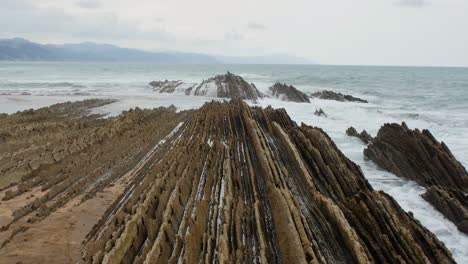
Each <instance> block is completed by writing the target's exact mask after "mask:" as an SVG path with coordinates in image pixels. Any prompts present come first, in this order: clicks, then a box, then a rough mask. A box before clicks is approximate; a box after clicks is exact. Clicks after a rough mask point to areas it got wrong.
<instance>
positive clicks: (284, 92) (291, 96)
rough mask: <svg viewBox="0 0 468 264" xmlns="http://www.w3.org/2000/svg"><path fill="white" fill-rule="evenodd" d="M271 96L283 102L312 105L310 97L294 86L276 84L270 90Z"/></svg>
mask: <svg viewBox="0 0 468 264" xmlns="http://www.w3.org/2000/svg"><path fill="white" fill-rule="evenodd" d="M269 90H270V93H271V95H272V96H273V97H274V98H278V99H280V100H281V101H288V102H296V103H310V100H309V97H308V96H307V95H306V94H305V93H303V92H301V91H299V90H298V89H296V87H294V86H292V85H287V84H283V83H275V84H274V85H273V86H272V87H270V88H269Z"/></svg>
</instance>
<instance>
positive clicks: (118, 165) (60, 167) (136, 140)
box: [0, 100, 185, 243]
mask: <svg viewBox="0 0 468 264" xmlns="http://www.w3.org/2000/svg"><path fill="white" fill-rule="evenodd" d="M112 102H113V101H109V100H86V101H82V102H75V103H70V102H67V103H62V104H57V105H53V106H51V107H46V108H41V109H38V110H27V111H23V112H18V113H16V114H13V115H7V116H6V117H2V122H0V134H3V135H4V136H5V140H4V141H5V143H3V144H1V145H0V175H1V176H0V190H2V192H1V193H0V198H1V199H2V201H9V200H11V199H13V198H16V197H19V196H21V195H23V194H24V193H28V192H31V191H32V190H36V189H38V190H40V192H39V193H40V195H39V196H38V197H36V198H34V199H31V200H30V201H28V202H27V203H26V204H25V205H24V206H21V207H18V208H14V209H11V208H10V209H11V210H12V218H11V219H10V221H8V222H5V223H3V224H4V229H8V227H9V226H11V225H14V224H15V223H16V222H18V221H22V220H24V221H27V222H29V223H33V222H36V221H39V220H41V219H44V218H45V217H47V216H48V215H49V214H51V213H52V212H54V211H56V210H57V209H59V208H61V207H62V206H63V205H65V204H66V203H67V202H69V201H70V200H72V199H74V198H75V197H78V196H80V197H82V198H81V200H82V201H86V200H87V199H90V198H92V197H93V196H94V195H95V194H96V193H97V192H99V191H102V190H103V189H104V188H106V187H108V186H109V185H110V184H112V183H113V182H115V180H117V179H118V178H120V177H121V176H123V175H124V174H125V173H126V172H127V171H128V170H129V168H131V167H133V166H134V165H135V163H137V162H138V161H139V160H140V159H141V158H142V156H143V155H144V154H145V153H147V151H148V149H149V148H150V147H151V146H152V144H155V141H156V142H157V141H158V140H160V139H162V138H163V137H164V136H165V135H167V133H169V131H170V130H172V129H173V128H174V127H175V126H176V125H177V124H178V123H179V122H181V121H182V120H183V118H184V116H185V112H182V113H176V112H175V108H158V109H154V110H141V109H138V108H137V109H131V110H130V111H127V112H124V113H123V114H122V115H120V116H118V117H116V118H107V119H103V118H101V117H102V116H100V115H89V113H90V110H91V109H92V108H95V107H98V106H102V105H105V104H109V103H112ZM2 194H3V195H2ZM24 218H25V219H24ZM0 226H1V223H0ZM0 243H1V241H0Z"/></svg>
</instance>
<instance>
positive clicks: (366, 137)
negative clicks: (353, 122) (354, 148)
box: [346, 127, 374, 145]
mask: <svg viewBox="0 0 468 264" xmlns="http://www.w3.org/2000/svg"><path fill="white" fill-rule="evenodd" d="M346 135H348V136H350V137H357V138H359V139H360V140H361V141H362V142H363V143H364V144H366V145H367V144H369V143H371V142H372V141H373V140H374V138H373V137H372V136H371V135H369V133H367V131H366V130H363V131H361V133H358V132H357V130H356V129H355V128H354V127H349V128H348V129H347V130H346Z"/></svg>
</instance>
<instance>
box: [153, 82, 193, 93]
mask: <svg viewBox="0 0 468 264" xmlns="http://www.w3.org/2000/svg"><path fill="white" fill-rule="evenodd" d="M149 85H150V86H151V87H153V90H154V91H157V92H160V93H175V92H182V93H185V91H186V90H187V89H189V88H190V87H192V86H193V84H192V85H190V84H186V83H184V82H182V81H168V80H165V81H152V82H150V83H149Z"/></svg>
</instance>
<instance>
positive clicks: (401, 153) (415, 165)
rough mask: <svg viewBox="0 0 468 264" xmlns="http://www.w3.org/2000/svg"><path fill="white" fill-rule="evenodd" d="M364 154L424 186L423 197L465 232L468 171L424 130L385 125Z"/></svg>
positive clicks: (389, 169)
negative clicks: (425, 191)
mask: <svg viewBox="0 0 468 264" xmlns="http://www.w3.org/2000/svg"><path fill="white" fill-rule="evenodd" d="M364 155H365V156H366V157H367V158H369V159H370V160H373V161H374V162H376V163H377V164H378V165H379V166H381V167H382V168H384V169H386V170H388V171H390V172H392V173H394V174H395V175H397V176H400V177H404V178H407V179H410V180H414V181H416V182H417V183H419V184H420V185H422V186H425V187H427V188H428V191H427V193H425V194H423V198H424V199H426V200H427V201H428V202H430V203H431V204H432V205H433V206H434V207H435V208H436V209H437V210H439V211H440V212H441V213H442V214H444V215H445V216H446V217H447V218H448V219H450V220H451V221H452V222H454V223H455V225H457V227H458V228H459V229H460V230H461V231H463V232H465V233H467V228H466V225H467V221H468V217H467V216H468V214H467V209H468V207H467V204H468V202H467V193H468V173H467V171H466V169H465V168H464V167H463V165H462V164H461V163H460V162H458V161H457V160H456V159H455V157H454V156H453V154H452V153H451V152H450V150H449V149H448V147H447V146H446V145H445V144H444V143H443V142H441V143H439V142H438V141H437V140H436V139H435V138H434V136H433V135H432V134H431V133H430V132H429V131H428V130H422V131H419V130H418V129H416V130H411V129H409V128H408V127H407V126H406V124H405V123H403V124H402V125H399V124H385V125H384V126H383V127H382V128H381V129H380V131H379V133H378V134H377V137H376V138H375V139H374V141H373V142H372V144H370V145H369V146H368V147H367V149H365V150H364Z"/></svg>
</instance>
